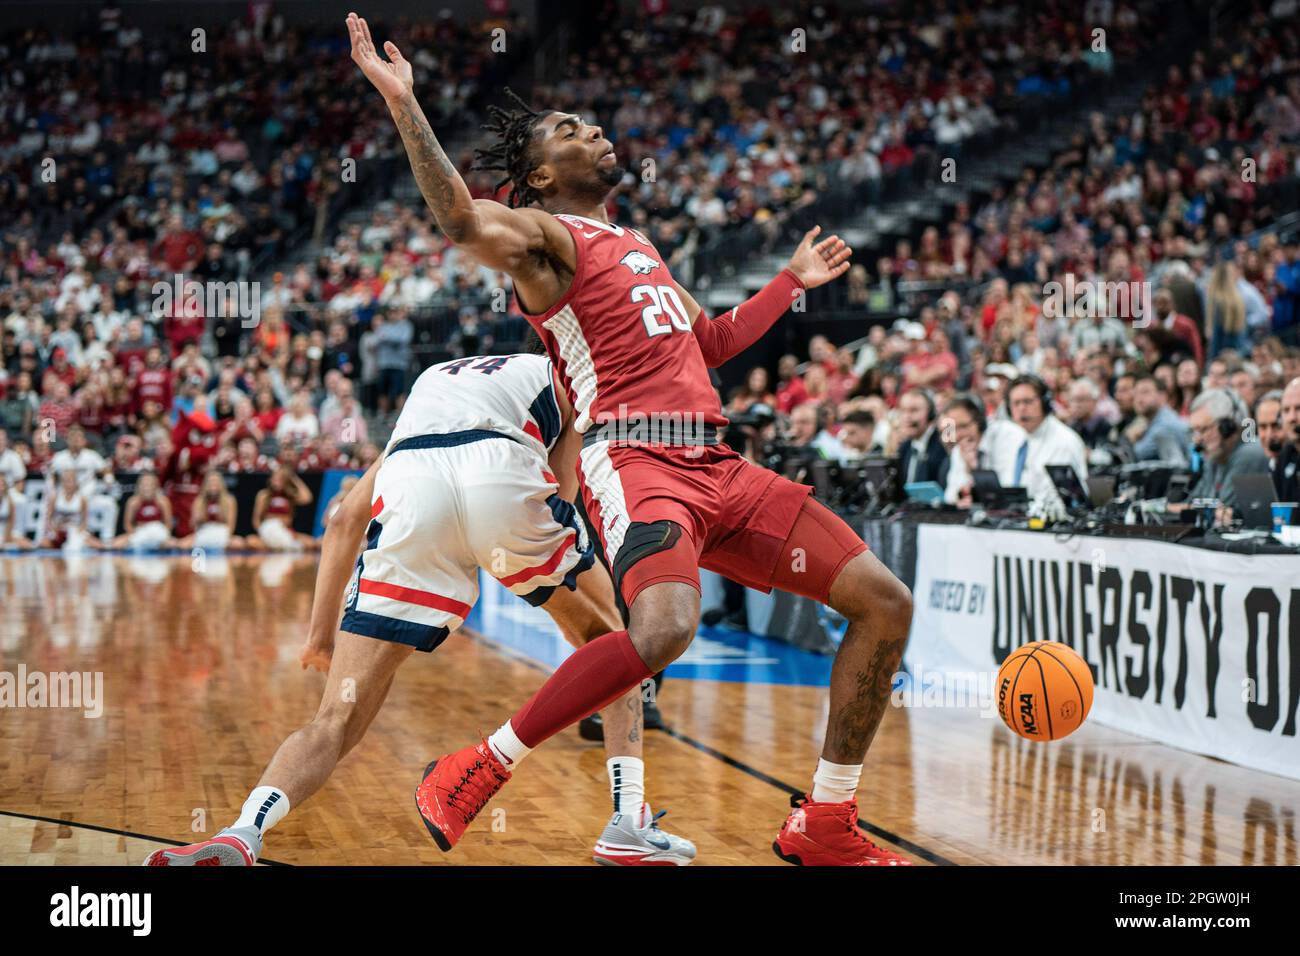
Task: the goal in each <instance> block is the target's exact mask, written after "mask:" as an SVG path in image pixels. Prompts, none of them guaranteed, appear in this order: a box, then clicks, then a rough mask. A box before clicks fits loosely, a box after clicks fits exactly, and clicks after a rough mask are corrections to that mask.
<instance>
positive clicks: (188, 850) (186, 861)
mask: <svg viewBox="0 0 1300 956" xmlns="http://www.w3.org/2000/svg"><path fill="white" fill-rule="evenodd" d="M256 862H257V856H256V855H255V854H254V852H253V849H252V848H251V847H250V846H249V845H248V844H247V843H245V842H244V841H243V840H241V839H240V838H239V837H237V836H232V835H230V834H226V833H219V834H217V835H216V836H214V837H213V838H212V839H211V840H204V841H203V842H202V843H191V844H189V845H188V846H176V847H163V848H162V849H161V850H154V851H153V852H152V853H150V854H149V855H148V856H147V857H145V861H144V865H145V866H252V865H253V864H254V863H256Z"/></svg>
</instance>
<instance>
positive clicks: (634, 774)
mask: <svg viewBox="0 0 1300 956" xmlns="http://www.w3.org/2000/svg"><path fill="white" fill-rule="evenodd" d="M605 769H606V770H608V771H609V793H610V796H612V797H613V798H614V812H615V813H631V814H635V817H634V819H635V820H636V822H637V825H638V826H639V825H640V823H641V805H642V804H644V803H645V761H643V760H642V759H641V758H640V757H610V758H609V759H608V760H606V761H605Z"/></svg>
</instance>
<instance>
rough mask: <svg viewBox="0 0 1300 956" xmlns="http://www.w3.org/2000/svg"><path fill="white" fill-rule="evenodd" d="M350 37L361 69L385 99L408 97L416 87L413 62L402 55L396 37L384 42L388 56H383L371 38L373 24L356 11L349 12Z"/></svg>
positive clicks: (353, 54)
mask: <svg viewBox="0 0 1300 956" xmlns="http://www.w3.org/2000/svg"><path fill="white" fill-rule="evenodd" d="M347 24H348V36H349V37H350V38H351V40H352V62H353V63H355V64H356V65H357V66H359V67H361V72H362V73H364V74H365V75H366V79H368V80H369V81H370V82H371V83H373V84H374V85H375V89H377V90H378V91H379V92H380V93H382V94H383V96H384V99H386V100H394V99H397V98H398V97H401V96H405V95H406V94H407V93H409V92H411V90H412V88H413V87H414V85H415V83H414V78H413V76H412V73H411V63H410V61H409V60H407V59H406V57H404V56H402V51H401V50H399V49H398V48H397V44H396V43H394V42H393V41H392V40H389V41H387V42H386V43H385V44H384V52H385V53H387V54H388V59H387V60H385V59H383V58H382V57H381V56H380V55H379V53H378V51H377V50H376V49H375V41H374V40H372V39H371V38H370V26H369V25H368V24H367V23H366V21H365V20H364V19H363V18H361V17H359V16H357V15H356V14H355V13H349V14H348V19H347Z"/></svg>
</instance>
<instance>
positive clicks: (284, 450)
mask: <svg viewBox="0 0 1300 956" xmlns="http://www.w3.org/2000/svg"><path fill="white" fill-rule="evenodd" d="M506 22H507V21H504V20H503V21H489V22H484V21H479V22H473V23H470V22H466V21H456V20H453V19H452V18H451V17H450V15H449V14H440V15H438V16H436V17H434V18H432V19H428V20H422V21H421V22H420V23H418V24H400V25H398V26H396V27H395V28H394V31H393V35H394V36H396V37H397V38H398V39H399V40H400V41H401V42H402V43H403V44H404V45H405V46H406V48H407V49H408V50H409V51H410V54H409V55H410V56H411V58H412V60H413V62H414V63H415V64H416V66H417V69H419V70H420V73H421V77H422V81H423V84H424V89H425V94H424V96H423V100H424V108H425V110H426V112H427V114H428V115H429V117H430V119H431V121H433V122H435V123H437V124H439V125H440V126H444V127H446V128H449V129H453V130H454V129H458V128H461V127H463V126H464V125H465V124H467V123H472V122H473V121H474V117H475V115H476V114H475V113H474V112H473V107H474V104H475V102H476V98H477V97H480V96H481V95H482V94H483V92H484V90H486V89H488V88H490V87H491V86H494V84H495V82H496V81H497V80H498V79H499V78H500V76H499V74H500V71H502V70H504V69H506V68H507V61H508V59H509V58H505V57H501V56H498V55H496V54H494V53H493V52H492V51H491V50H490V49H489V48H488V46H487V45H486V44H484V43H482V42H480V41H481V39H482V37H483V35H485V34H486V32H487V31H488V29H489V28H490V26H492V25H494V24H502V25H504V24H506ZM509 25H510V27H511V29H512V31H513V35H512V39H513V42H514V43H515V44H516V46H517V47H518V46H522V45H524V44H525V43H526V39H527V33H526V30H525V29H524V26H523V24H522V23H518V22H514V21H510V22H509ZM0 52H2V54H3V62H4V64H5V65H4V67H3V71H2V72H0V211H3V217H2V219H0V434H2V435H3V436H4V437H3V438H0V441H3V442H4V446H3V451H0V457H3V458H4V466H3V469H0V471H2V472H3V478H2V480H3V482H4V488H3V493H0V499H5V500H7V498H8V497H9V496H10V495H13V496H18V495H19V494H20V491H21V489H22V488H23V487H24V484H28V485H30V484H31V482H30V481H28V479H29V478H36V479H37V480H38V481H39V480H40V479H41V478H43V477H48V478H49V483H48V485H44V486H43V488H42V490H46V491H50V490H52V489H53V487H54V482H55V479H56V478H57V475H56V473H55V472H58V471H60V470H61V469H62V464H66V462H65V461H64V459H62V458H60V457H59V456H60V455H62V454H63V452H64V451H65V450H66V448H67V447H68V446H69V445H70V444H71V443H73V442H80V443H83V444H84V456H82V457H85V460H87V461H89V460H90V459H89V458H88V457H86V456H96V457H97V458H98V459H99V460H100V461H101V462H104V463H105V464H106V467H105V468H104V469H99V468H90V469H88V472H89V474H90V478H89V479H88V480H89V482H90V485H91V486H92V487H88V489H87V490H88V494H89V495H90V497H92V498H96V499H97V498H99V497H101V496H102V494H103V492H105V491H115V489H114V488H112V486H111V485H112V482H111V474H112V472H114V471H118V472H126V473H139V472H142V471H153V472H156V473H157V474H159V475H160V476H162V477H163V479H164V482H165V487H166V490H167V493H168V495H169V496H173V500H174V501H176V500H179V499H178V498H177V497H176V496H181V497H183V496H184V495H186V494H190V493H192V491H193V487H194V485H195V483H196V481H197V480H198V478H199V477H200V476H199V475H198V473H197V468H198V467H199V464H200V463H201V464H202V467H204V468H215V469H218V470H220V471H222V472H223V473H239V472H263V473H264V472H269V471H271V470H272V469H274V468H278V467H284V468H285V469H288V470H290V471H293V472H312V471H320V470H324V469H329V468H357V467H364V466H365V465H366V464H367V463H368V462H370V461H373V460H374V458H375V457H376V456H377V454H378V449H377V447H376V445H375V443H374V442H372V441H371V440H370V436H369V434H368V433H369V428H370V422H369V421H368V419H367V415H366V414H365V413H364V412H363V408H362V405H361V399H362V398H364V399H365V401H366V407H367V408H369V409H372V410H378V411H380V412H391V411H393V410H395V409H396V407H397V405H398V403H399V402H400V399H401V397H402V396H403V395H404V393H405V391H406V388H407V387H408V383H409V372H410V368H411V349H410V346H411V342H412V338H413V331H412V325H411V322H410V321H409V320H408V319H407V317H406V316H405V314H404V310H403V308H402V305H403V303H406V302H412V303H413V302H417V301H420V295H419V290H418V289H416V290H414V291H413V290H412V284H411V283H410V282H407V283H402V282H401V281H400V278H402V277H398V278H399V281H396V282H394V283H393V285H392V288H391V289H390V290H389V292H388V294H387V295H384V296H381V297H380V296H377V298H379V299H382V302H379V303H377V304H379V305H381V306H382V307H381V308H379V309H377V310H375V314H374V315H373V316H371V315H370V314H368V310H369V309H370V308H371V306H372V303H371V302H370V300H369V298H368V297H367V296H366V294H365V292H366V290H368V289H374V290H375V291H376V293H378V291H379V289H380V288H381V287H382V286H383V285H384V283H383V282H378V283H377V282H376V274H377V273H376V271H375V270H373V269H367V268H366V267H365V264H364V263H355V264H354V263H351V262H350V263H348V264H347V265H346V266H344V267H340V268H339V269H336V270H335V271H334V272H333V273H332V274H326V275H324V276H323V277H322V280H321V282H320V283H318V285H317V288H318V289H320V288H323V289H324V290H325V298H326V299H334V300H335V308H334V310H333V311H332V312H330V313H329V314H326V315H322V316H321V317H320V318H321V321H319V322H313V323H301V322H299V323H295V322H294V321H293V319H294V318H295V316H294V312H293V305H292V303H293V302H294V298H295V296H294V293H295V292H296V290H297V289H298V288H299V287H300V284H299V280H300V277H301V270H299V271H293V272H291V273H290V276H289V277H288V278H285V277H283V276H281V275H280V274H278V273H277V274H275V276H274V277H273V278H272V279H271V280H270V281H269V282H267V281H260V282H254V281H253V280H255V279H257V278H258V277H259V276H261V275H263V274H264V273H265V271H266V269H267V267H268V266H269V265H270V264H273V263H276V262H278V261H280V260H281V259H282V258H283V257H284V256H286V255H287V254H289V253H290V252H292V251H293V250H294V249H295V248H296V247H298V246H300V245H301V244H302V243H304V242H306V241H308V240H310V239H313V238H315V239H322V238H325V237H327V236H328V234H329V230H330V229H331V228H333V222H334V221H335V220H336V219H337V216H338V213H339V212H340V211H341V210H343V209H345V208H347V206H348V205H349V203H348V202H347V201H346V200H349V199H352V198H353V197H351V196H350V195H349V193H348V190H362V189H363V188H365V184H366V183H367V182H369V183H372V184H373V183H375V182H379V183H380V184H382V185H383V186H385V187H386V186H387V185H388V183H389V181H390V180H391V179H392V170H393V168H394V166H395V164H396V163H398V162H401V163H403V165H404V161H403V160H402V155H401V152H400V144H399V143H398V139H397V136H396V133H395V131H394V129H393V126H392V123H391V120H390V119H389V118H388V116H387V114H386V113H385V112H384V111H383V110H382V108H379V109H375V108H370V109H364V108H362V104H363V103H364V104H365V105H368V106H371V107H373V106H374V105H375V104H373V103H372V102H371V96H370V93H371V91H370V89H369V87H368V85H367V84H366V83H365V82H364V79H363V78H361V77H360V76H359V75H358V74H357V71H356V69H355V67H354V65H353V64H352V63H351V61H350V59H349V57H348V55H347V38H346V34H345V33H344V32H343V31H342V29H341V28H339V29H333V30H321V31H319V32H311V31H305V30H303V29H299V28H295V27H291V26H289V25H287V24H286V23H285V22H284V21H283V20H282V19H281V18H279V17H277V16H274V15H272V14H271V13H270V6H269V5H253V6H252V7H250V12H249V15H248V16H247V17H246V18H244V19H241V20H238V21H236V22H233V23H231V24H230V25H229V26H228V27H227V28H225V29H220V30H210V31H197V32H195V31H192V30H191V29H190V28H189V27H188V26H185V27H183V28H182V27H181V26H170V27H168V26H164V25H162V24H153V25H151V26H149V27H148V28H147V29H146V28H144V27H141V26H139V25H138V24H136V23H134V22H132V20H131V18H130V17H129V16H127V15H125V14H124V13H123V11H122V10H121V9H120V8H118V7H117V6H115V5H114V4H112V3H106V4H104V5H103V7H102V8H101V10H100V11H99V14H98V20H97V21H94V22H91V23H88V24H83V25H82V27H81V28H80V29H79V30H75V31H71V32H66V33H53V32H50V31H48V30H46V29H45V28H42V27H30V28H25V29H21V30H15V31H10V32H8V33H6V34H4V35H3V36H0ZM369 232H371V231H367V233H368V234H367V239H370V238H372V237H371V235H369ZM432 246H433V243H432V242H430V243H428V244H427V245H426V246H423V247H422V246H420V245H419V243H418V241H415V242H412V243H411V244H410V249H409V261H411V262H416V261H417V260H420V259H421V258H422V256H421V253H422V252H424V251H429V250H431V249H432ZM423 268H424V265H423V264H422V263H421V264H418V265H417V266H416V268H414V269H412V270H410V271H411V273H415V272H419V271H421V270H422V269H423ZM403 277H404V276H403ZM416 278H418V276H417V277H416ZM185 283H199V284H201V285H199V286H198V289H199V290H200V291H199V295H198V296H197V298H196V299H195V300H192V301H187V300H186V299H185V297H184V296H182V295H178V296H173V297H171V298H164V297H162V296H160V294H159V290H160V288H166V289H168V290H170V289H171V288H172V287H174V286H175V287H176V289H177V291H178V292H180V291H181V290H182V289H184V288H186V286H185V285H184V284H185ZM212 286H217V287H218V288H223V289H229V290H231V296H232V297H231V298H230V299H228V300H225V306H226V307H225V308H224V309H223V308H221V307H220V306H218V308H217V309H215V310H214V309H213V308H212V307H211V303H212V302H213V300H212V299H211V297H210V296H209V295H205V294H204V291H205V290H207V291H210V289H209V287H212ZM250 296H251V297H255V298H256V300H257V301H256V302H250V301H246V300H248V299H249V297H250ZM236 302H238V303H240V304H241V305H242V306H252V308H251V309H244V308H241V309H235V308H233V305H234V304H235V303H236ZM345 304H346V306H347V307H344V306H345ZM286 307H288V308H286ZM74 433H75V437H74ZM80 454H81V453H80V452H79V455H80ZM61 463H62V464H61ZM3 509H4V503H3V502H2V501H0V510H3ZM184 510H185V509H184V508H178V509H177V511H178V518H180V519H182V520H181V523H184V522H183V518H184V515H183V512H184Z"/></svg>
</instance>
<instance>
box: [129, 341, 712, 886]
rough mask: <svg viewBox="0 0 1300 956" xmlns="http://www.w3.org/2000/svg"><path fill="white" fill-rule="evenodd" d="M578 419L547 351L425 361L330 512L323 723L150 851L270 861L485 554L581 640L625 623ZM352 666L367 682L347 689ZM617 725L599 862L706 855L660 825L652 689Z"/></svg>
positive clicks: (612, 713) (236, 862) (312, 659)
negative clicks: (220, 814)
mask: <svg viewBox="0 0 1300 956" xmlns="http://www.w3.org/2000/svg"><path fill="white" fill-rule="evenodd" d="M573 418H574V413H573V408H572V406H571V404H570V403H569V399H568V397H567V396H566V395H565V392H564V390H563V389H562V388H559V387H558V386H557V385H556V383H555V377H554V371H553V369H552V367H551V363H550V361H549V360H548V359H547V358H545V357H544V356H540V355H503V356H493V357H475V358H464V359H457V360H455V361H452V362H444V363H442V364H441V365H435V366H432V367H431V368H429V369H426V370H425V372H424V373H423V374H422V375H421V376H420V377H419V379H418V380H417V381H416V383H415V386H414V388H413V389H412V390H411V394H410V397H409V398H408V399H407V402H406V404H405V406H404V407H403V409H402V412H401V415H400V416H399V417H398V419H397V424H396V427H395V428H394V430H393V434H392V436H391V438H390V439H389V443H388V447H387V449H386V450H385V452H384V455H383V457H382V458H381V459H380V460H379V461H378V462H377V463H376V464H375V465H374V466H372V467H371V468H370V470H368V471H367V472H366V474H365V476H364V477H363V478H362V479H361V480H360V481H359V482H358V483H357V484H356V486H355V487H354V488H353V489H352V490H351V491H350V492H349V493H348V495H347V497H346V498H345V499H344V501H343V502H342V504H340V505H339V507H338V509H337V511H336V512H335V513H334V515H333V516H332V518H331V519H330V521H329V523H328V525H327V526H326V531H325V539H324V544H323V547H322V551H321V559H320V567H319V570H318V572H317V577H316V592H315V596H314V599H313V603H312V613H311V625H310V629H309V632H308V636H307V641H306V644H305V646H304V647H303V650H302V654H301V657H300V659H301V662H302V665H303V666H304V667H307V666H312V667H316V668H318V669H320V670H325V671H327V672H328V679H327V681H326V684H325V691H324V693H323V695H322V697H321V705H320V709H319V711H318V712H317V714H316V717H315V719H313V720H312V722H311V723H309V724H307V725H306V726H305V727H303V728H301V729H299V730H298V731H296V732H295V733H294V734H292V735H291V736H290V737H289V738H288V739H286V740H285V741H284V743H283V744H281V745H280V748H279V750H277V751H276V753H275V756H274V757H273V758H272V759H271V763H270V765H269V766H268V767H267V768H266V770H265V772H264V773H263V774H262V779H261V780H260V781H259V783H258V785H257V787H256V789H254V790H253V791H252V793H250V794H249V796H248V799H247V801H245V803H244V806H243V810H242V812H241V813H240V816H239V818H238V819H237V820H236V821H235V822H234V824H232V825H231V826H230V827H228V828H226V829H225V830H222V831H221V832H220V833H219V834H217V836H216V837H214V838H213V839H211V840H205V841H203V842H201V843H196V844H191V845H189V846H184V847H179V848H176V849H161V850H155V851H154V852H153V853H151V854H150V855H149V857H148V859H147V860H146V861H145V863H146V864H147V865H152V866H190V865H195V864H206V865H222V866H247V865H251V864H252V863H253V862H255V861H256V858H257V855H258V854H259V853H260V852H261V849H262V838H263V835H264V834H265V833H266V831H267V830H269V829H270V828H271V827H272V826H274V825H275V824H276V823H277V822H278V821H279V820H281V819H282V818H283V817H284V815H285V814H286V813H287V812H288V811H289V809H290V807H296V806H298V805H299V804H301V803H302V802H303V801H304V800H306V799H307V798H308V797H309V796H311V795H312V794H313V793H315V792H316V791H317V790H319V789H320V788H321V786H322V785H323V784H324V783H325V781H326V779H328V777H329V775H330V774H331V773H332V772H333V770H334V767H335V766H336V765H337V763H338V762H339V760H341V759H342V758H343V756H344V755H345V754H347V753H348V751H350V750H351V749H352V748H353V747H355V746H356V745H357V743H358V742H359V741H360V740H361V737H362V736H363V735H364V734H365V732H366V729H367V727H369V725H370V722H371V721H372V720H373V719H374V716H375V714H376V713H377V712H378V710H379V708H380V706H381V705H382V703H383V701H384V698H385V696H386V695H387V693H388V688H389V686H390V685H391V683H392V680H393V675H394V674H395V672H396V670H397V668H398V666H399V665H400V664H402V663H403V662H404V661H405V660H406V659H407V657H409V656H410V654H411V651H413V650H421V651H432V650H433V649H434V648H436V647H437V646H438V645H439V644H441V643H442V642H443V641H444V640H445V639H446V638H447V636H448V635H449V634H450V633H451V632H452V631H454V630H456V628H458V627H459V626H460V625H461V624H462V623H463V622H464V619H465V617H466V616H467V615H468V614H469V612H470V608H471V607H472V606H473V604H474V602H475V600H476V599H477V598H478V571H479V569H480V568H482V569H483V570H485V571H486V572H488V573H489V574H491V575H492V576H493V577H495V578H497V580H498V581H500V582H501V583H502V584H503V585H505V586H506V587H508V588H509V589H510V590H511V591H512V592H514V593H515V594H517V595H519V596H520V597H522V598H523V599H524V600H526V601H528V602H529V603H530V604H533V605H535V606H541V607H543V608H545V609H546V611H548V612H549V613H550V615H551V617H552V618H553V619H554V620H555V622H556V623H557V624H558V625H559V627H560V629H561V631H562V632H563V633H564V635H565V637H566V638H567V639H568V640H569V641H570V642H571V643H574V644H575V645H576V644H582V643H584V642H586V641H589V640H592V639H594V638H596V637H598V636H599V635H601V634H605V633H608V632H609V631H610V630H611V629H614V628H617V627H619V626H621V623H620V621H621V618H620V616H619V613H618V610H617V607H616V604H615V600H614V591H613V585H612V583H611V582H610V580H609V576H608V574H607V573H606V572H605V570H604V568H603V566H602V565H600V564H595V566H594V568H593V567H592V566H593V564H594V556H593V552H592V549H591V546H590V544H589V543H588V540H587V534H586V531H585V529H584V527H583V525H582V522H581V519H580V518H579V517H578V515H577V513H576V510H575V509H574V506H573V504H572V499H573V496H574V494H575V493H576V490H577V487H576V485H577V482H576V475H575V472H576V469H575V459H576V456H577V453H578V450H579V446H580V442H579V440H578V437H577V435H576V433H575V432H574V431H573V429H572V427H571V426H572V422H573ZM557 476H560V477H559V478H557ZM363 536H364V539H365V550H364V551H362V552H361V556H360V558H358V557H357V552H358V550H359V549H360V547H361V544H362V539H363ZM354 562H355V567H354ZM589 568H590V569H591V570H588V569H589ZM583 571H588V573H586V574H582V572H583ZM579 575H581V576H580V577H579ZM340 610H341V611H342V615H343V617H342V623H341V624H340V623H339V614H340ZM336 631H337V635H336V633H335V632H336ZM349 678H350V679H353V680H355V682H356V683H355V690H354V692H353V693H350V694H345V693H344V687H343V681H344V680H345V679H349ZM604 721H605V750H606V756H607V758H608V759H607V766H608V769H609V774H610V780H611V793H612V795H613V798H614V814H613V816H612V818H611V819H610V822H609V824H608V825H607V826H606V828H605V831H604V832H603V833H602V834H601V837H600V840H599V841H598V842H597V844H596V847H595V850H594V851H593V859H595V860H596V862H598V863H605V864H611V865H624V866H626V865H658V866H663V865H672V864H676V865H678V866H684V865H686V864H688V863H690V862H691V861H692V860H693V859H694V857H695V847H694V845H692V844H691V843H690V841H688V840H684V839H682V838H681V837H677V836H674V835H672V834H669V833H667V832H665V831H663V830H661V829H660V828H659V827H658V825H657V822H656V821H657V820H658V818H659V816H662V812H661V813H660V814H658V815H655V814H653V813H652V812H651V810H650V807H649V805H648V804H646V803H645V799H644V795H645V784H644V765H643V764H642V761H641V741H640V727H641V694H640V688H634V689H633V690H632V691H630V692H629V693H628V694H627V695H626V696H625V697H624V698H622V699H620V700H617V701H615V702H614V704H613V705H612V706H611V707H609V708H607V709H606V711H605V714H604Z"/></svg>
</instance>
